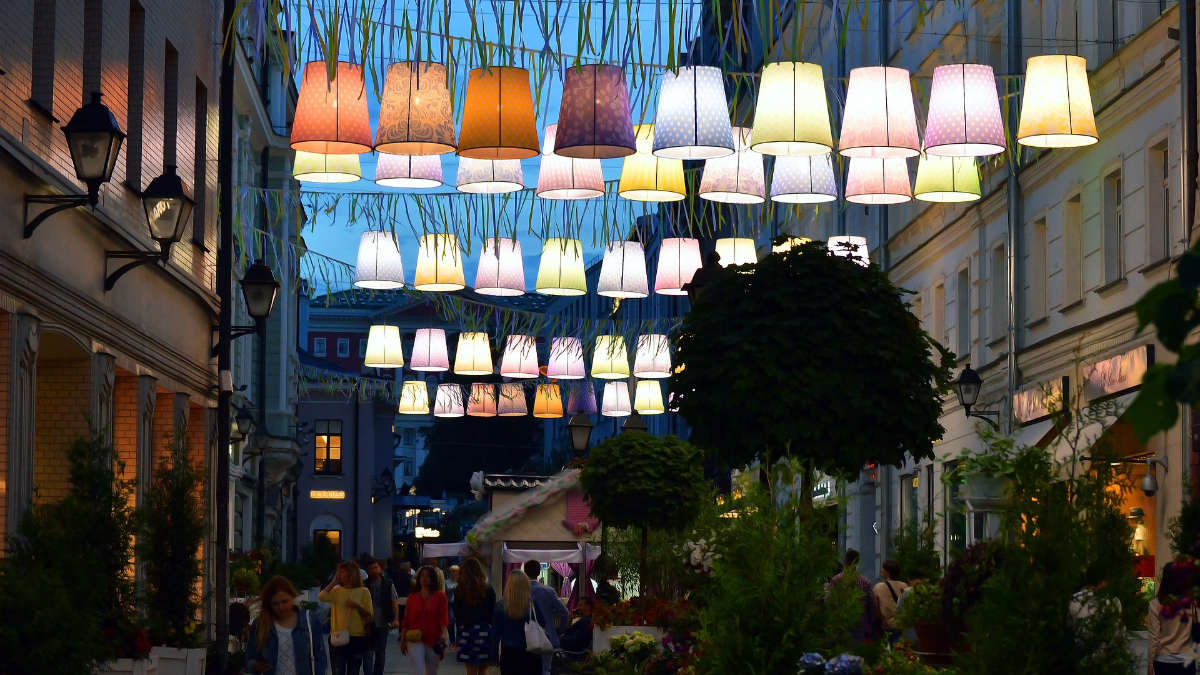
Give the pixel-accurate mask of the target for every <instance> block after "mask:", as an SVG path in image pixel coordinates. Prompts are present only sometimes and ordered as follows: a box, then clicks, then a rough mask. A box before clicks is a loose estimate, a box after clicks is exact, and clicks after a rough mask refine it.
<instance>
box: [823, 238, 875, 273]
mask: <svg viewBox="0 0 1200 675" xmlns="http://www.w3.org/2000/svg"><path fill="white" fill-rule="evenodd" d="M826 246H827V247H828V248H829V252H830V253H832V254H833V255H836V256H840V257H842V258H852V259H853V260H854V262H856V263H858V264H859V265H862V266H863V267H866V266H867V265H870V264H871V255H870V252H869V250H868V249H867V238H866V237H856V236H853V235H845V234H843V235H838V236H836V237H830V238H829V241H828V242H827V243H826Z"/></svg>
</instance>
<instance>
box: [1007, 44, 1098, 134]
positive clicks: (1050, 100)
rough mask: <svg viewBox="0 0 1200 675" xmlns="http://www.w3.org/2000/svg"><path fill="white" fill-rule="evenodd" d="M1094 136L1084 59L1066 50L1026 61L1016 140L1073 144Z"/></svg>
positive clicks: (1090, 99) (1093, 117) (1094, 129)
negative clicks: (1064, 52)
mask: <svg viewBox="0 0 1200 675" xmlns="http://www.w3.org/2000/svg"><path fill="white" fill-rule="evenodd" d="M1098 140H1100V137H1099V134H1098V133H1097V132H1096V118H1095V116H1094V115H1093V114H1092V92H1091V89H1089V87H1088V78H1087V61H1086V60H1085V59H1084V58H1083V57H1082V56H1069V55H1066V54H1049V55H1046V56H1034V57H1031V58H1030V59H1029V60H1028V61H1026V63H1025V91H1024V92H1023V93H1022V94H1021V123H1020V124H1019V125H1018V126H1017V142H1018V143H1020V144H1021V145H1029V146H1032V147H1035V148H1075V147H1079V146H1081V145H1091V144H1092V143H1095V142H1096V141H1098Z"/></svg>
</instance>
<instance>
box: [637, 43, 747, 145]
mask: <svg viewBox="0 0 1200 675" xmlns="http://www.w3.org/2000/svg"><path fill="white" fill-rule="evenodd" d="M732 153H733V125H732V124H730V122H729V101H728V99H726V98H725V81H724V75H723V74H722V73H721V69H720V68H714V67H712V66H687V67H684V68H680V69H679V70H678V71H677V72H674V73H673V72H671V71H669V70H666V71H663V74H662V88H661V89H660V90H659V94H658V114H657V115H656V116H655V118H654V154H655V155H658V156H659V157H668V158H672V159H711V158H713V157H724V156H725V155H729V154H732Z"/></svg>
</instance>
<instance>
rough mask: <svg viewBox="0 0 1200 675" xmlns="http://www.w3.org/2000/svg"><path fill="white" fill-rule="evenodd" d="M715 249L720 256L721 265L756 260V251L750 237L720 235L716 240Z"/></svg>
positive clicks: (747, 262) (746, 262)
mask: <svg viewBox="0 0 1200 675" xmlns="http://www.w3.org/2000/svg"><path fill="white" fill-rule="evenodd" d="M716 249H717V253H718V254H720V256H721V267H729V266H730V265H753V264H754V263H756V262H758V251H757V250H755V246H754V240H753V239H751V238H750V237H721V238H720V239H718V240H717V241H716Z"/></svg>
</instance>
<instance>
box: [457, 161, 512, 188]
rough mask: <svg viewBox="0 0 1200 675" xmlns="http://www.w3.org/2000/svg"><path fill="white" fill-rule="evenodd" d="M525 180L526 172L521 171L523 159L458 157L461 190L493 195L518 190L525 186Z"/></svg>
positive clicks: (458, 183)
mask: <svg viewBox="0 0 1200 675" xmlns="http://www.w3.org/2000/svg"><path fill="white" fill-rule="evenodd" d="M523 180H524V174H522V173H521V160H519V159H504V160H498V161H493V160H490V159H471V158H470V157H460V158H459V159H458V181H457V187H458V191H459V192H468V193H472V194H492V195H494V194H500V193H503V192H516V191H517V190H520V189H521V188H523V187H525V184H524V183H523V182H522V181H523Z"/></svg>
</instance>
